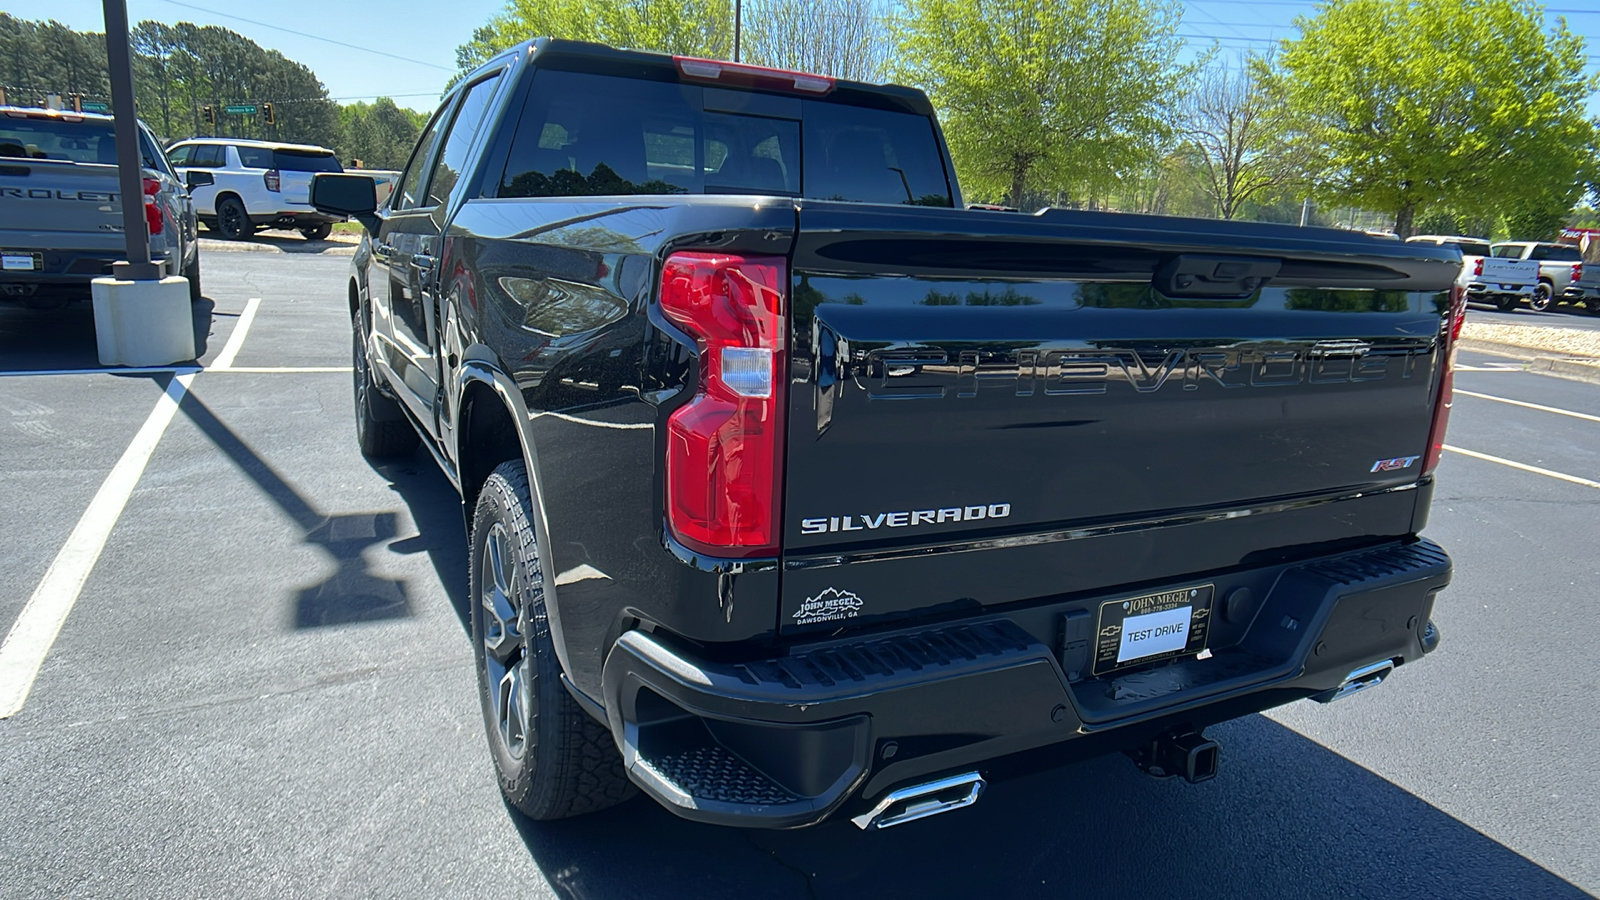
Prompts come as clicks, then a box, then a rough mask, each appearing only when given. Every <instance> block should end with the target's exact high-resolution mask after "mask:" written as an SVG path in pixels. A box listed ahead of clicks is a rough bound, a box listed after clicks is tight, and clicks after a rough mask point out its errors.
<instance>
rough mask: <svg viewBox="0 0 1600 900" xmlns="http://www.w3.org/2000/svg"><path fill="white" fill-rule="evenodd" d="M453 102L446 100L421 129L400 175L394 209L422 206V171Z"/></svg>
mask: <svg viewBox="0 0 1600 900" xmlns="http://www.w3.org/2000/svg"><path fill="white" fill-rule="evenodd" d="M454 102H455V98H454V97H452V98H450V99H448V100H446V101H445V102H444V105H443V106H441V107H439V111H438V112H436V113H434V114H433V121H432V122H429V123H428V127H427V128H425V129H423V131H422V137H420V138H418V139H417V146H416V147H414V148H413V149H412V151H411V161H410V162H408V163H406V168H405V171H404V172H402V173H401V175H400V186H399V188H398V189H396V190H395V192H394V194H393V197H394V200H393V202H394V208H395V209H416V208H417V207H418V206H421V205H422V171H423V168H424V167H425V166H426V165H427V162H428V153H429V151H431V150H432V149H433V145H434V144H435V143H437V142H438V139H439V130H440V128H442V127H443V125H444V121H445V118H446V117H447V114H448V113H449V110H450V107H451V105H452V104H453V103H454Z"/></svg>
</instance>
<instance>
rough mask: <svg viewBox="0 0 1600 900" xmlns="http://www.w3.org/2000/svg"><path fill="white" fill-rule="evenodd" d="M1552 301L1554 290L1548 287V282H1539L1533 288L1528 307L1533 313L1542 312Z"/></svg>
mask: <svg viewBox="0 0 1600 900" xmlns="http://www.w3.org/2000/svg"><path fill="white" fill-rule="evenodd" d="M1554 299H1555V289H1554V288H1552V287H1551V286H1550V282H1548V281H1541V282H1539V284H1538V285H1536V286H1535V287H1534V289H1533V297H1531V298H1530V299H1529V300H1528V306H1530V307H1532V308H1533V311H1534V312H1544V311H1545V310H1547V309H1549V308H1550V303H1551V301H1552V300H1554Z"/></svg>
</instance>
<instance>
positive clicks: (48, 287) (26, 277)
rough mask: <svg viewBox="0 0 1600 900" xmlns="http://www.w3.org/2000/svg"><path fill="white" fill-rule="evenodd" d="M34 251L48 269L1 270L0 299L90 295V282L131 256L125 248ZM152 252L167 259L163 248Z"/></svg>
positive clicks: (159, 258) (157, 257) (108, 273)
mask: <svg viewBox="0 0 1600 900" xmlns="http://www.w3.org/2000/svg"><path fill="white" fill-rule="evenodd" d="M119 237H120V236H119ZM0 240H3V238H0ZM7 249H9V247H8V248H7ZM32 252H37V253H38V254H39V256H40V258H41V260H42V262H43V264H44V268H42V269H36V270H33V271H16V270H12V271H0V300H4V299H21V298H25V297H32V296H46V295H56V296H61V295H69V296H82V297H87V296H89V285H90V282H92V281H94V279H96V278H100V277H103V276H106V275H110V274H111V264H112V263H114V262H116V261H118V260H121V259H125V258H126V256H127V254H126V253H124V252H122V251H121V250H117V251H108V250H104V249H91V250H38V251H32ZM150 255H151V258H152V259H155V260H157V261H160V260H164V259H166V258H167V253H166V252H165V251H164V250H163V249H161V248H151V254H150Z"/></svg>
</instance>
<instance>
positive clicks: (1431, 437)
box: [1422, 287, 1467, 478]
mask: <svg viewBox="0 0 1600 900" xmlns="http://www.w3.org/2000/svg"><path fill="white" fill-rule="evenodd" d="M1466 321H1467V295H1466V293H1465V292H1464V291H1462V290H1461V288H1459V287H1457V288H1452V289H1451V290H1450V321H1448V322H1446V323H1444V325H1443V328H1441V333H1440V348H1439V396H1438V399H1437V401H1436V402H1435V403H1434V406H1433V427H1432V428H1431V429H1429V431H1428V456H1427V458H1426V459H1425V460H1423V462H1422V475H1423V477H1424V478H1426V477H1427V476H1429V475H1432V474H1433V470H1434V469H1437V468H1438V467H1439V458H1440V457H1441V456H1443V455H1444V433H1445V430H1446V429H1448V428H1449V427H1450V405H1451V404H1452V403H1454V402H1455V384H1456V371H1455V364H1456V341H1457V340H1459V339H1460V338H1461V326H1463V325H1465V324H1466Z"/></svg>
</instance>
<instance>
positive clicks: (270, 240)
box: [201, 231, 356, 256]
mask: <svg viewBox="0 0 1600 900" xmlns="http://www.w3.org/2000/svg"><path fill="white" fill-rule="evenodd" d="M201 238H202V239H203V240H206V241H209V242H215V243H212V244H207V245H202V248H203V249H206V250H211V251H213V252H219V253H225V252H229V251H233V252H240V251H243V252H251V251H252V250H258V248H252V247H251V246H250V245H251V244H257V245H259V246H261V247H273V248H275V249H277V250H280V251H282V252H284V253H309V254H312V255H316V254H328V255H333V256H338V255H348V254H350V253H354V252H355V248H356V244H355V242H353V241H332V240H328V241H308V240H306V239H305V237H304V236H302V235H301V234H300V233H299V232H297V231H260V232H257V233H256V234H254V235H252V236H251V237H249V238H246V239H245V240H241V241H229V240H224V239H223V238H221V237H219V236H217V235H216V234H202V235H201Z"/></svg>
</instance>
